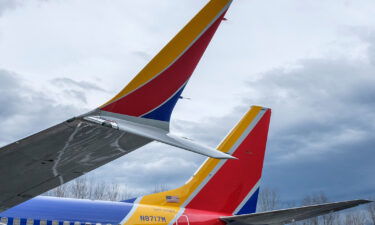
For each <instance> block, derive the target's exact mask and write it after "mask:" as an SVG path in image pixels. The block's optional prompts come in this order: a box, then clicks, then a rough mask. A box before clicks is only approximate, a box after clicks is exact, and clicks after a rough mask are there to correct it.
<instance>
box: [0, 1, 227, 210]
mask: <svg viewBox="0 0 375 225" xmlns="http://www.w3.org/2000/svg"><path fill="white" fill-rule="evenodd" d="M230 3H231V0H210V1H209V2H208V4H207V5H206V6H205V7H204V8H203V9H202V10H201V11H200V12H199V13H198V14H197V15H196V16H195V17H194V18H193V19H192V20H191V21H190V22H189V23H188V24H187V25H186V26H185V27H184V28H183V29H182V30H181V31H180V32H179V33H178V34H177V35H176V36H175V37H174V38H173V39H172V40H171V41H170V42H169V43H168V44H167V45H166V46H165V47H164V48H163V49H162V50H161V51H160V52H159V53H158V54H157V55H156V56H155V57H154V58H153V59H152V60H151V61H150V62H149V63H148V64H147V65H146V66H145V67H144V68H143V69H142V70H141V71H140V72H139V74H138V75H137V76H135V78H134V79H133V80H132V81H131V82H130V83H129V84H128V85H127V86H125V88H124V89H123V90H122V91H120V92H119V93H118V94H117V95H116V96H115V97H114V98H112V99H111V100H110V101H108V102H107V103H105V104H104V105H102V106H100V107H99V108H97V109H95V110H93V111H91V112H89V113H87V114H85V115H81V116H78V117H76V118H73V119H70V120H68V121H66V122H63V123H60V124H58V125H56V126H53V127H51V128H49V129H46V130H44V131H41V132H39V133H37V134H34V135H32V136H30V137H27V138H24V139H22V140H19V141H17V142H15V143H12V144H10V145H8V146H5V147H2V148H0V174H1V178H2V181H3V182H2V183H1V185H0V193H1V195H0V211H4V210H6V209H8V208H10V207H12V206H15V205H17V204H19V203H21V202H24V201H26V200H28V199H30V198H32V197H34V196H37V195H39V194H42V193H44V192H46V191H48V190H50V189H53V188H55V187H57V186H59V185H61V184H63V183H66V182H68V181H70V180H72V179H74V178H76V177H78V176H81V175H82V174H84V173H86V172H89V171H91V170H93V169H95V168H97V167H99V166H102V165H104V164H106V163H108V162H110V161H113V160H114V159H117V158H119V157H121V156H123V155H125V154H127V153H129V152H131V151H133V150H136V149H138V148H140V147H142V146H144V145H145V144H147V143H149V142H151V141H159V142H162V143H166V144H169V145H172V146H176V147H179V148H182V149H185V150H189V151H192V152H195V153H199V154H202V155H205V156H209V157H214V158H220V159H232V158H233V157H232V156H230V155H227V154H225V153H223V152H220V151H217V150H216V149H212V148H209V147H205V146H203V145H200V144H197V143H194V142H192V141H190V140H188V139H184V138H179V137H177V136H174V135H171V134H170V133H169V127H170V117H171V114H172V111H173V109H174V107H175V105H176V103H177V101H178V100H179V99H180V98H181V93H182V92H183V90H184V88H185V87H186V85H187V82H188V80H189V79H190V77H191V75H192V73H193V72H194V70H195V68H196V66H197V65H198V63H199V61H200V59H201V57H202V56H203V54H204V52H205V50H206V48H207V46H208V45H209V43H210V41H211V39H212V37H213V35H214V34H215V32H216V30H217V29H218V27H219V25H220V24H221V22H222V20H223V18H224V15H225V13H226V11H227V10H228V8H229V6H230ZM42 116H43V115H41V117H42Z"/></svg>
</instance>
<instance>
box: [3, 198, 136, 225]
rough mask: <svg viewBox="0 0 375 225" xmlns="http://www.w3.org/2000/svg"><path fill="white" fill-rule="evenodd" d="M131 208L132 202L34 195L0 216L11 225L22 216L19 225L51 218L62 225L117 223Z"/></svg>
mask: <svg viewBox="0 0 375 225" xmlns="http://www.w3.org/2000/svg"><path fill="white" fill-rule="evenodd" d="M132 207H133V203H132V202H131V201H127V202H107V201H91V200H76V199H64V198H53V197H36V198H34V199H31V200H29V201H27V202H24V203H22V204H20V205H18V206H15V207H13V208H11V209H8V210H6V211H4V212H2V213H0V217H5V218H8V225H13V219H14V218H19V219H21V221H20V225H26V223H27V219H32V220H34V222H33V225H39V223H40V222H39V221H40V220H46V222H47V224H46V225H52V221H57V222H59V225H64V224H63V221H68V222H70V225H74V222H80V223H81V224H85V223H92V224H95V223H101V224H113V225H117V224H118V223H119V222H121V220H122V219H123V218H125V216H126V215H127V214H128V213H129V212H130V210H131V208H132Z"/></svg>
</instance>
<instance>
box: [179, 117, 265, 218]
mask: <svg viewBox="0 0 375 225" xmlns="http://www.w3.org/2000/svg"><path fill="white" fill-rule="evenodd" d="M270 113H271V112H270V110H267V111H265V114H264V116H262V117H261V119H260V121H259V122H258V123H257V124H256V125H255V127H254V128H253V129H252V130H251V132H250V133H249V134H248V135H247V136H246V138H245V139H244V140H243V141H239V143H240V144H239V146H238V147H237V148H236V150H235V151H234V152H233V154H232V155H233V156H235V157H236V158H238V159H239V160H227V161H226V163H225V164H224V165H223V166H222V167H221V168H220V170H218V171H217V173H216V174H214V175H213V176H212V178H211V179H210V181H209V182H208V183H207V184H206V185H205V186H204V187H203V188H202V189H201V190H200V191H199V192H198V194H197V195H196V196H195V197H194V198H193V199H192V200H191V201H190V202H189V203H188V204H187V205H186V207H187V208H193V209H201V210H208V211H216V212H231V213H232V212H234V211H235V209H236V208H237V206H238V205H239V204H240V203H241V202H242V201H243V199H244V198H246V196H247V195H248V193H249V190H251V189H253V188H254V186H256V184H257V183H258V181H259V180H260V177H261V173H262V167H263V158H264V149H265V139H266V138H267V137H266V136H264V135H265V134H267V132H266V131H267V130H268V124H269V118H270ZM243 162H246V163H243ZM233 171H249V172H248V173H247V174H246V176H243V174H242V173H233ZM229 178H230V179H229ZM228 180H229V181H230V183H228V182H229V181H228ZM224 184H225V185H224ZM212 190H215V191H214V192H212ZM233 195H234V196H233ZM213 202H216V203H217V204H213Z"/></svg>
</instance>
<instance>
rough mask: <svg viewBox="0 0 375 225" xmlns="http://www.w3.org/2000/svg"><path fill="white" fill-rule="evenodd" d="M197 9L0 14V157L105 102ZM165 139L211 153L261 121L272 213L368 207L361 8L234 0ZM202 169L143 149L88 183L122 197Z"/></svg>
mask: <svg viewBox="0 0 375 225" xmlns="http://www.w3.org/2000/svg"><path fill="white" fill-rule="evenodd" d="M206 2H207V1H206V0H178V1H175V0H158V1H155V0H138V1H130V0H111V1H109V0H104V1H103V0H80V1H77V0H64V1H62V0H28V1H22V0H0V103H1V110H0V127H1V128H0V146H4V145H6V144H9V143H11V142H13V141H16V140H18V139H20V138H23V137H26V136H28V135H30V134H33V133H35V132H38V131H40V130H42V129H45V128H47V127H49V126H51V125H53V124H56V123H59V122H61V121H63V120H65V119H67V118H70V117H72V116H74V115H78V114H80V113H84V112H86V111H88V110H91V109H93V108H95V107H97V106H99V105H101V104H102V103H103V102H105V101H106V100H108V99H109V98H111V97H112V96H113V95H114V94H116V93H117V92H118V91H119V90H120V89H121V88H122V87H123V86H124V85H125V84H127V82H129V81H130V80H131V79H132V77H133V76H135V74H136V73H137V72H138V71H139V70H140V69H141V68H142V67H143V66H144V65H145V64H146V63H147V62H148V61H149V60H150V59H151V58H152V57H153V56H154V55H155V54H156V53H157V52H158V51H159V50H160V49H161V48H162V47H163V46H164V45H165V44H166V43H167V42H168V41H169V40H170V39H171V37H173V35H175V34H176V33H177V31H178V30H179V29H180V28H181V27H182V26H183V25H184V24H185V23H186V22H187V21H188V20H189V19H190V18H191V17H192V16H193V15H194V14H195V13H196V12H197V11H198V10H199V9H200V8H201V7H203V6H204V4H205V3H206ZM226 17H227V18H228V21H226V22H224V23H223V24H222V26H221V27H220V28H219V30H218V32H217V34H216V36H215V37H214V40H213V41H212V43H211V45H210V47H209V48H208V50H207V52H206V54H205V56H204V57H203V59H202V61H201V63H200V65H199V66H198V68H197V70H196V71H195V73H194V75H193V78H192V79H191V81H190V82H189V85H188V87H187V88H186V90H185V92H184V94H183V95H184V96H185V97H189V98H191V100H182V101H180V102H179V103H178V105H177V107H176V109H175V111H174V114H173V116H172V117H173V118H172V122H171V123H172V131H173V132H174V133H177V134H181V135H183V136H187V137H190V138H193V139H195V140H197V141H199V142H202V143H204V144H206V145H209V146H213V147H214V146H216V145H217V144H218V143H219V142H220V140H221V139H222V138H223V137H224V136H225V134H226V133H227V132H228V131H229V130H230V129H231V128H232V127H233V126H234V125H235V124H236V122H237V121H238V120H239V119H240V118H241V117H242V115H243V114H244V113H245V112H246V111H247V110H248V108H249V107H250V106H251V105H262V106H266V107H270V108H272V110H273V117H272V121H271V130H270V136H269V143H268V148H267V155H266V159H265V168H264V174H263V184H262V186H267V187H271V188H276V189H277V190H278V191H279V192H280V193H281V195H282V199H285V200H297V199H300V198H301V197H302V196H304V195H306V194H310V193H317V192H321V191H323V192H325V193H326V195H327V196H328V197H329V198H330V199H332V200H344V199H353V198H363V197H368V196H373V195H374V194H375V192H374V188H375V179H374V178H375V175H374V171H375V163H374V159H375V1H373V0H329V1H327V0H324V1H323V0H304V1H301V0H262V1H255V0H234V2H233V4H232V7H231V9H230V10H229V12H228V14H227V16H226ZM204 159H205V158H204V157H202V156H199V155H196V154H194V153H190V152H185V151H182V150H179V149H176V148H172V147H169V146H166V145H163V144H158V143H153V144H150V145H148V146H146V147H144V148H143V149H140V150H137V151H136V152H133V153H131V154H129V155H126V156H125V157H123V158H121V159H119V160H117V161H115V162H113V163H111V164H109V165H106V166H104V167H102V168H99V169H97V170H96V171H94V172H92V173H90V174H89V176H92V177H95V178H97V179H102V180H103V179H106V182H117V183H121V184H123V185H124V186H126V187H127V188H128V189H129V190H131V191H133V192H149V191H152V190H153V189H154V186H155V185H156V184H166V185H167V186H168V187H170V188H173V187H177V186H179V185H181V184H183V183H184V182H185V181H186V180H187V179H188V178H189V177H190V176H191V175H192V173H193V172H194V171H195V170H196V169H197V168H198V167H199V165H200V164H201V163H202V162H203V160H204Z"/></svg>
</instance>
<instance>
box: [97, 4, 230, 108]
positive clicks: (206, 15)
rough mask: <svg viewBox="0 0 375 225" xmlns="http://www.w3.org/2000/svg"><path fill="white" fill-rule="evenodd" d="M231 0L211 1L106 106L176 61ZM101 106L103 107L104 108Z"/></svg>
mask: <svg viewBox="0 0 375 225" xmlns="http://www.w3.org/2000/svg"><path fill="white" fill-rule="evenodd" d="M231 1H232V0H211V1H210V2H209V3H208V4H207V5H206V6H205V7H204V8H203V9H202V10H201V11H200V12H199V13H198V14H197V15H196V16H195V17H194V18H193V19H192V20H191V21H190V22H189V23H188V24H187V25H186V26H185V27H184V28H183V29H182V30H181V31H180V32H179V33H178V34H177V35H176V36H175V37H174V38H173V39H172V40H171V41H170V42H169V43H168V44H167V45H166V46H165V47H164V48H163V49H162V50H161V51H160V52H159V53H158V54H157V55H156V56H155V57H154V58H153V59H152V60H151V61H150V62H149V63H148V64H147V65H146V66H145V67H144V68H143V69H142V70H141V71H140V72H139V74H138V75H137V76H136V77H135V78H134V79H133V80H132V81H131V82H130V83H129V84H128V85H127V86H126V87H125V88H124V89H123V90H122V91H121V92H120V93H118V94H117V95H116V96H115V97H113V98H112V99H111V100H110V101H108V102H107V103H105V104H104V105H108V104H109V103H112V102H114V101H116V100H118V99H120V98H122V97H124V96H125V95H127V94H129V93H131V92H133V91H134V90H136V89H137V88H139V87H140V86H142V85H144V84H145V83H147V82H148V81H150V80H151V79H153V78H154V77H155V76H157V75H158V74H160V72H162V71H163V70H164V69H165V68H167V67H168V66H169V65H170V64H171V63H172V62H173V61H175V60H176V58H178V57H179V56H180V55H181V54H182V53H183V52H184V51H185V50H186V49H187V48H188V47H189V46H190V45H191V44H192V42H193V41H194V40H196V39H197V37H198V36H199V35H200V34H201V33H202V32H203V31H204V30H205V29H206V28H207V26H208V25H210V24H211V23H212V22H213V20H214V19H215V18H217V16H218V14H219V13H220V12H221V11H223V9H224V8H225V7H226V6H227V5H228V4H229V3H230V2H231ZM104 105H103V106H104Z"/></svg>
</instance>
